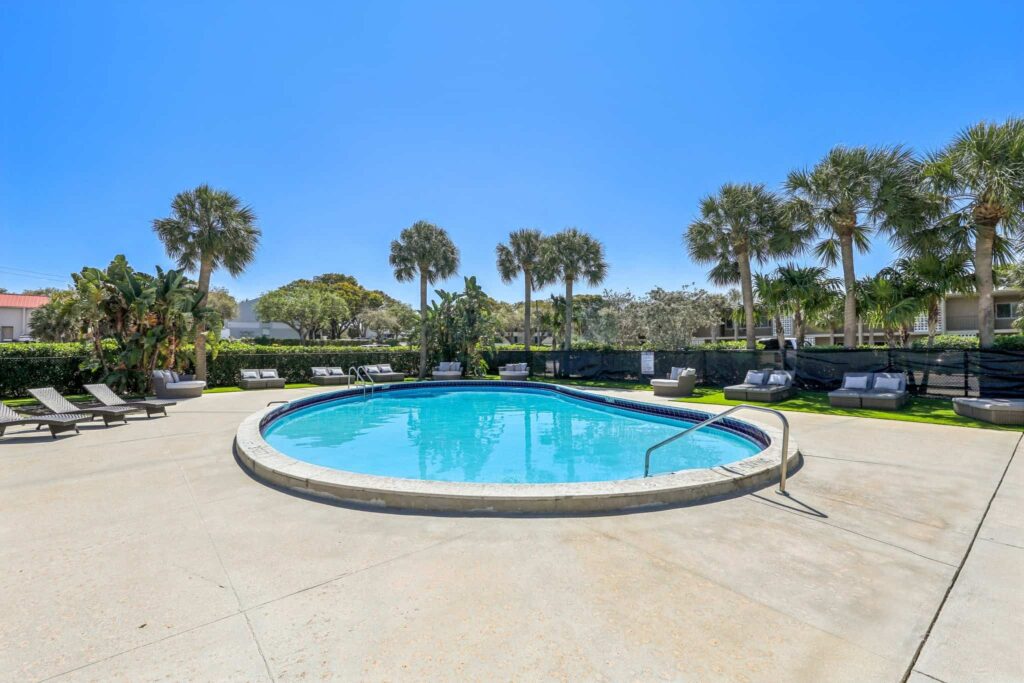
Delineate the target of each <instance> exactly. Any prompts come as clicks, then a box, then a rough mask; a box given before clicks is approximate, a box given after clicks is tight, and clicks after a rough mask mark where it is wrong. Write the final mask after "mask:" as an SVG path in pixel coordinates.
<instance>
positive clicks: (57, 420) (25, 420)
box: [0, 402, 92, 439]
mask: <svg viewBox="0 0 1024 683" xmlns="http://www.w3.org/2000/svg"><path fill="white" fill-rule="evenodd" d="M91 419H92V417H90V416H89V415H86V414H85V413H64V414H61V415H57V414H55V413H47V414H44V415H24V414H22V413H16V412H14V411H13V410H12V409H11V408H9V407H7V406H6V405H4V404H3V402H0V436H3V435H4V431H6V430H7V428H8V427H20V426H22V425H25V426H27V425H36V429H42V428H43V427H49V428H50V436H52V437H53V438H55V439H56V438H57V435H58V434H60V433H61V432H75V433H76V434H77V433H78V423H79V422H88V421H89V420H91Z"/></svg>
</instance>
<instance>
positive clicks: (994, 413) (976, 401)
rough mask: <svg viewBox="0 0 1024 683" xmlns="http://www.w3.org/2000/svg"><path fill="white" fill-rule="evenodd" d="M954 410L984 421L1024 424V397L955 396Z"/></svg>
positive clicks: (958, 413) (959, 413)
mask: <svg viewBox="0 0 1024 683" xmlns="http://www.w3.org/2000/svg"><path fill="white" fill-rule="evenodd" d="M953 410H954V411H955V412H956V414H957V415H963V416H964V417H973V418H974V419H975V420H981V421H982V422H991V423H992V424H997V425H1018V426H1024V398H981V397H979V398H967V397H960V398H954V399H953Z"/></svg>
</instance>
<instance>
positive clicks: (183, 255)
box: [153, 185, 261, 380]
mask: <svg viewBox="0 0 1024 683" xmlns="http://www.w3.org/2000/svg"><path fill="white" fill-rule="evenodd" d="M153 230H154V231H155V232H156V234H157V235H159V237H160V240H161V241H162V242H163V243H164V248H165V249H166V250H167V255H168V256H170V257H171V258H173V259H175V260H176V261H177V262H178V267H179V268H183V269H185V270H188V271H193V272H195V271H198V272H199V277H198V279H197V280H196V286H197V287H198V288H199V291H200V292H202V298H201V299H200V300H199V302H198V304H197V305H198V306H200V307H202V306H203V305H204V304H205V302H206V296H207V295H208V294H209V292H210V276H211V275H212V274H213V271H215V270H217V269H218V268H224V269H225V270H227V271H228V272H229V273H230V274H231V275H232V277H237V276H238V275H241V274H242V273H243V272H244V271H245V268H246V266H248V265H249V264H250V263H252V261H253V259H254V258H255V256H256V248H257V247H258V246H259V243H260V235H261V232H260V229H259V228H258V227H256V214H255V212H253V210H252V208H250V207H249V206H243V205H242V202H241V201H240V200H239V199H238V197H236V196H235V195H233V194H231V193H230V192H225V191H224V190H215V189H214V188H212V187H210V186H209V185H200V186H199V187H197V188H196V189H194V190H187V191H185V192H180V193H178V194H177V195H176V196H175V197H174V199H173V200H172V201H171V215H170V216H169V217H167V218H157V219H155V220H154V221H153ZM195 334H196V346H195V350H196V377H197V378H198V379H202V380H205V379H206V324H205V323H204V322H202V321H200V322H199V323H198V324H197V325H196V332H195Z"/></svg>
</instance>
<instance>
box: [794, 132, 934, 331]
mask: <svg viewBox="0 0 1024 683" xmlns="http://www.w3.org/2000/svg"><path fill="white" fill-rule="evenodd" d="M786 191H787V192H788V193H789V196H790V198H791V202H790V206H791V210H792V212H793V217H794V219H795V220H796V221H797V223H799V224H800V225H802V226H803V227H804V228H805V229H807V230H809V231H811V232H813V233H814V235H815V236H817V237H820V238H821V241H820V242H818V244H817V245H816V246H815V248H814V250H815V253H816V254H817V255H818V257H819V258H820V259H821V260H822V262H824V263H825V264H826V265H828V266H834V265H836V263H839V262H842V265H843V287H844V290H845V292H846V304H845V307H844V316H843V345H844V346H846V347H852V346H854V345H855V343H856V333H857V299H856V286H857V276H856V273H855V271H854V266H853V251H854V247H856V248H857V250H858V251H860V252H862V253H863V252H866V251H868V249H869V248H870V245H871V243H870V239H869V238H870V235H871V233H872V231H875V230H884V231H892V230H895V229H897V228H903V227H905V226H907V225H909V224H910V223H911V219H912V217H913V216H914V215H915V213H914V212H915V211H917V210H918V209H919V208H920V203H919V197H920V195H919V193H918V192H917V165H916V164H915V162H914V160H913V157H912V155H911V153H910V151H909V150H907V149H904V148H903V147H900V146H896V147H885V148H876V149H868V148H867V147H842V146H839V147H834V148H832V150H830V151H829V153H828V154H826V155H825V157H824V158H823V159H822V160H821V161H819V162H818V164H817V165H816V166H815V167H814V168H813V169H810V170H806V169H804V170H797V171H793V172H791V173H790V174H789V176H788V178H787V179H786Z"/></svg>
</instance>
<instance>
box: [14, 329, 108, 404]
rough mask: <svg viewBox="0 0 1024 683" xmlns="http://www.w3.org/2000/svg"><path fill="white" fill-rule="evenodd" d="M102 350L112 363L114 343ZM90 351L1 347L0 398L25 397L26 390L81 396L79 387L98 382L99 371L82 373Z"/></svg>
mask: <svg viewBox="0 0 1024 683" xmlns="http://www.w3.org/2000/svg"><path fill="white" fill-rule="evenodd" d="M103 349H104V351H105V352H106V353H108V354H109V355H110V358H111V359H112V357H113V355H114V353H115V352H116V350H117V345H116V344H115V343H114V342H104V344H103ZM90 352H91V349H90V347H89V346H88V345H86V344H83V343H78V342H74V343H56V342H32V343H28V344H2V345H0V397H4V398H14V397H16V396H24V395H26V394H27V393H28V390H29V389H34V388H36V387H54V388H55V389H57V390H58V391H60V392H62V393H71V394H80V393H82V391H83V389H82V385H83V384H88V383H90V382H95V381H99V379H100V376H101V375H102V374H103V373H102V371H99V372H97V371H92V370H87V369H83V364H85V363H87V362H88V361H89V360H90V358H91V355H90Z"/></svg>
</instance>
